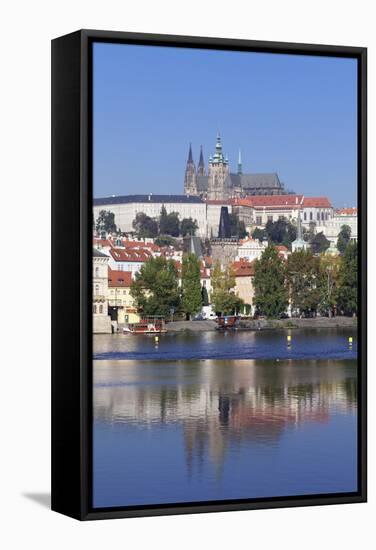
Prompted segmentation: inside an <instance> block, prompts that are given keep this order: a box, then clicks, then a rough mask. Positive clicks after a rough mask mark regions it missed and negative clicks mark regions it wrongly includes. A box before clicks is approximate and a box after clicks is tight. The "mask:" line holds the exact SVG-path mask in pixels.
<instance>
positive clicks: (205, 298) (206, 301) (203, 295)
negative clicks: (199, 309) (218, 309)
mask: <svg viewBox="0 0 376 550" xmlns="http://www.w3.org/2000/svg"><path fill="white" fill-rule="evenodd" d="M201 301H202V305H203V306H208V305H209V295H208V291H207V289H206V286H203V287H202V288H201Z"/></svg>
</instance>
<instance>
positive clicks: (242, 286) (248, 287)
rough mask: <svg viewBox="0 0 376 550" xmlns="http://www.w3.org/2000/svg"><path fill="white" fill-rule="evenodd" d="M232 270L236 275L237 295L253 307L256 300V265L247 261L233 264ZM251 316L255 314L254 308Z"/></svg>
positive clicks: (243, 260)
mask: <svg viewBox="0 0 376 550" xmlns="http://www.w3.org/2000/svg"><path fill="white" fill-rule="evenodd" d="M232 268H233V271H234V275H235V294H236V295H237V296H239V298H241V299H242V300H243V302H244V304H248V305H250V306H252V304H253V298H254V294H255V293H254V287H253V279H254V276H255V265H254V261H253V262H248V261H247V260H245V259H242V260H238V261H235V262H233V264H232ZM251 314H252V315H253V314H254V308H253V307H252V308H251Z"/></svg>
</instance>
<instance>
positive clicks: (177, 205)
mask: <svg viewBox="0 0 376 550" xmlns="http://www.w3.org/2000/svg"><path fill="white" fill-rule="evenodd" d="M163 206H164V207H165V209H166V212H167V214H170V213H171V212H176V213H177V214H179V219H180V220H183V219H184V218H192V220H195V221H196V222H197V225H198V230H197V235H198V236H199V237H202V238H205V237H206V234H207V228H206V204H205V202H204V201H203V200H202V199H201V198H200V197H198V196H185V195H154V194H153V193H149V195H123V196H115V195H113V196H110V197H103V198H95V199H94V200H93V215H94V219H95V220H96V219H97V218H98V216H99V212H100V211H101V210H110V211H111V212H113V213H114V214H115V223H116V225H117V227H118V228H119V229H120V231H123V232H124V233H131V232H132V231H134V228H133V225H132V224H133V221H134V220H135V219H136V216H137V214H138V213H139V212H143V213H144V214H146V215H147V216H150V218H155V219H157V218H159V216H160V214H161V209H162V207H163Z"/></svg>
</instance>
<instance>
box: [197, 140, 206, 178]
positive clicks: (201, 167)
mask: <svg viewBox="0 0 376 550" xmlns="http://www.w3.org/2000/svg"><path fill="white" fill-rule="evenodd" d="M197 175H198V176H206V172H205V163H204V155H203V153H202V145H201V148H200V160H199V163H198V167H197Z"/></svg>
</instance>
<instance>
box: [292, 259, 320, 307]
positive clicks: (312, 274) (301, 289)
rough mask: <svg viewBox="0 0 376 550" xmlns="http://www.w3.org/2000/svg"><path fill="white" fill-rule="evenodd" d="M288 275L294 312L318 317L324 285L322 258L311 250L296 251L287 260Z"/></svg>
mask: <svg viewBox="0 0 376 550" xmlns="http://www.w3.org/2000/svg"><path fill="white" fill-rule="evenodd" d="M286 275H287V282H288V285H289V289H290V300H291V307H292V310H293V312H295V313H299V314H300V315H304V316H312V315H316V313H317V310H318V309H319V307H320V301H321V298H322V284H323V273H322V271H321V270H320V258H319V257H317V256H314V255H313V254H312V251H311V250H296V251H295V252H293V253H292V254H290V256H289V258H288V260H287V267H286Z"/></svg>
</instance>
